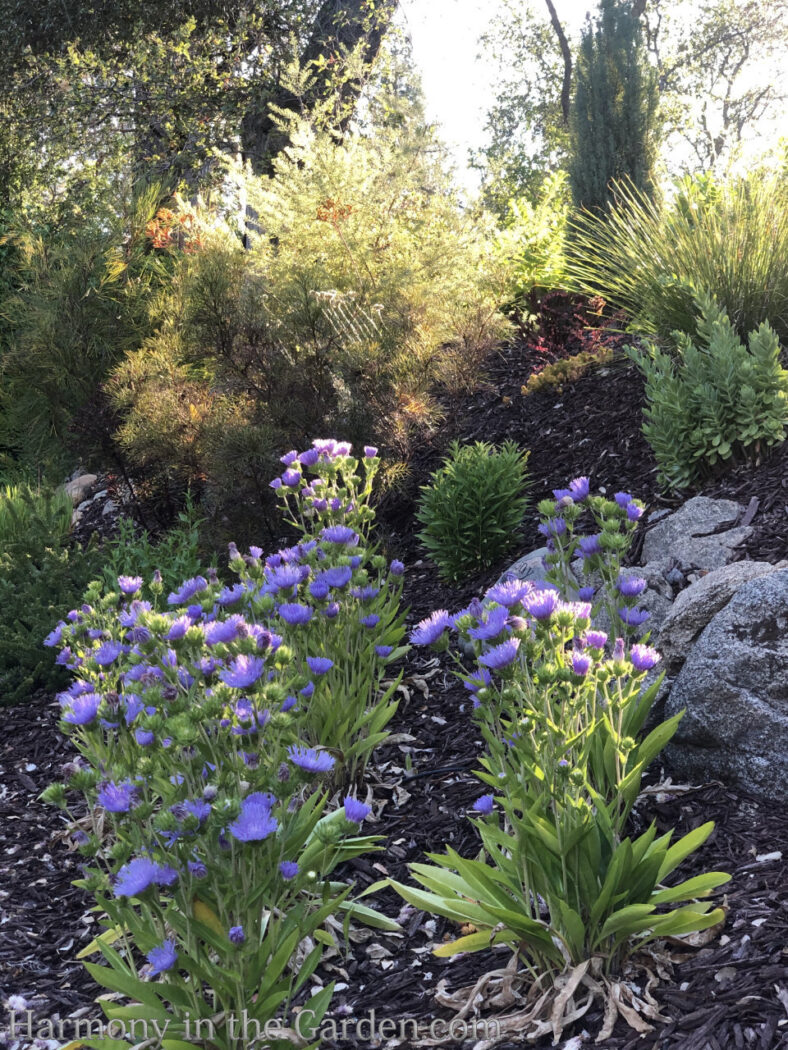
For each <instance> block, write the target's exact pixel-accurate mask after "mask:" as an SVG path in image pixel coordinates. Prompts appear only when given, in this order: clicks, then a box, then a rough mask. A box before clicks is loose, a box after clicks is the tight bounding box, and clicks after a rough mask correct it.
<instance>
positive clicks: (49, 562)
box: [0, 544, 99, 706]
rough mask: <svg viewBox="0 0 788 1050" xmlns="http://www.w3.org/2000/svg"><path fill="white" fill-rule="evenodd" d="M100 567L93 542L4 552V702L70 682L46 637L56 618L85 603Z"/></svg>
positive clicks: (0, 601)
mask: <svg viewBox="0 0 788 1050" xmlns="http://www.w3.org/2000/svg"><path fill="white" fill-rule="evenodd" d="M98 568H99V558H98V553H97V551H96V550H95V548H93V547H89V548H87V549H84V548H81V547H76V548H72V549H69V548H67V547H65V546H62V545H59V544H53V545H52V546H41V547H39V548H38V549H35V548H28V549H26V550H17V551H14V552H11V551H4V552H3V553H1V554H0V610H2V611H1V612H0V706H3V705H4V704H12V703H16V702H18V701H21V700H24V699H26V698H27V697H29V696H30V694H31V693H32V692H33V691H35V690H36V689H49V690H54V689H57V688H60V687H62V686H63V685H64V683H65V682H66V681H67V676H66V674H65V671H64V668H63V667H62V666H59V665H57V664H56V663H55V660H54V656H53V654H52V651H51V649H46V648H44V647H43V640H44V638H45V637H46V635H47V634H48V633H49V631H50V630H51V629H52V624H53V622H54V620H56V619H57V618H58V617H60V616H62V615H64V613H65V612H67V611H68V610H69V609H73V608H74V607H75V606H79V604H80V602H81V600H82V595H83V594H84V592H85V588H86V587H87V585H88V583H89V582H90V580H91V579H92V578H93V576H94V575H95V574H96V572H97V571H98Z"/></svg>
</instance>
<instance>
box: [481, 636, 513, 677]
mask: <svg viewBox="0 0 788 1050" xmlns="http://www.w3.org/2000/svg"><path fill="white" fill-rule="evenodd" d="M519 648H520V639H519V638H508V639H507V640H506V641H505V642H501V644H500V645H496V646H495V647H494V648H493V649H490V650H489V651H488V652H486V653H485V654H484V656H480V657H479V663H480V664H482V666H484V667H489V668H490V669H491V670H493V671H500V670H501V669H502V668H504V667H508V666H509V664H512V663H514V661H515V660H516V659H517V650H518V649H519Z"/></svg>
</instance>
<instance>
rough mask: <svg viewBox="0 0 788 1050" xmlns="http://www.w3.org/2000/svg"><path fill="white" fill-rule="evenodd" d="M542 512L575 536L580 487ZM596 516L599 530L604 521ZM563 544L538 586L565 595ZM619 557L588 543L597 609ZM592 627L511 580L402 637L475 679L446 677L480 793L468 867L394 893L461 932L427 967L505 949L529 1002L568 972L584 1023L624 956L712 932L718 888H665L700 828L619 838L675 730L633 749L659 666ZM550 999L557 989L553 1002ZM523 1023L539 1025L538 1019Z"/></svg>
mask: <svg viewBox="0 0 788 1050" xmlns="http://www.w3.org/2000/svg"><path fill="white" fill-rule="evenodd" d="M573 494H574V495H573ZM556 497H557V500H558V504H559V508H556V506H555V505H554V504H552V503H551V505H550V508H549V509H550V518H551V521H552V522H553V523H554V522H555V520H556V510H557V509H560V510H561V511H562V518H563V519H564V520H568V521H570V522H573V521H576V520H577V518H578V517H579V515H580V512H581V508H578V507H577V502H580V501H582V500H586V499H587V498H588V486H587V480H586V479H583V478H579V479H575V481H573V482H572V484H571V485H570V488H569V489H567V490H562V491H560V492H558V493H556ZM630 505H634V506H636V507H637V506H638V505H637V504H634V501H632V500H631V499H630V498H629V497H627V501H626V504H624V506H623V507H622V509H623V510H624V514H625V515H626V520H627V521H629V520H633V519H634V518H635V515H634V514H633V513H632V512H628V511H627V509H626V508H627V507H628V506H630ZM613 506H621V504H619V503H614V504H613ZM597 507H598V509H599V512H600V516H602V517H603V519H604V517H605V516H606V514H607V513H609V510H608V508H607V507H606V506H604V505H597ZM613 514H615V512H613ZM616 517H618V518H619V520H621V519H620V516H616ZM603 531H604V529H603ZM608 531H609V532H610V533H611V534H612V530H608ZM567 534H568V535H569V536H570V537H571V530H570V528H569V526H568V525H567V526H566V527H565V528H561V529H559V531H558V535H557V536H556V542H555V543H554V546H553V550H554V554H553V556H552V557H551V571H552V574H553V575H554V577H555V578H558V579H561V580H562V581H564V583H565V584H566V585H567V586H568V587H571V591H572V593H573V594H574V595H575V596H577V590H578V587H577V583H578V581H577V578H576V576H575V575H574V571H573V570H572V568H571V565H570V559H571V558H572V557H573V555H574V554H575V551H576V550H577V547H578V544H579V543H581V542H582V541H577V542H575V541H574V540H573V539H571V540H570V542H566V541H565V540H564V539H563V538H564V537H565V536H567ZM619 535H621V533H619ZM562 540H563V542H562ZM606 549H607V550H610V551H611V552H612V555H613V557H612V559H611V560H612V562H613V565H612V566H611V565H610V564H606V561H605V554H604V552H605V550H606ZM623 553H624V547H623V545H622V544H621V543H620V542H618V543H615V544H613V543H611V544H610V545H609V546H608V545H607V544H604V545H603V544H602V543H595V544H594V551H593V554H592V555H591V556H592V557H594V558H595V559H596V561H595V564H594V569H595V571H596V573H597V576H598V579H600V580H601V590H602V596H601V597H602V600H601V601H600V602H599V604H604V605H607V606H608V607H610V606H611V605H613V602H614V601H616V600H620V599H613V601H611V595H610V594H608V595H606V596H605V594H604V592H605V591H606V590H608V591H610V590H615V591H616V592H617V593H618V594H619V595H620V594H621V591H620V581H621V579H622V578H623V577H621V574H620V558H621V555H622V554H623ZM584 597H585V595H584ZM588 597H589V598H590V597H591V595H588ZM595 597H597V599H598V600H599V598H600V595H599V594H597V595H595ZM596 607H597V608H598V607H599V605H597V606H596ZM613 607H614V609H615V608H616V607H615V605H613ZM624 608H625V607H624ZM593 615H594V606H592V603H591V601H582V600H581V601H571V600H570V601H566V600H564V599H563V598H562V597H561V594H560V592H559V589H558V588H557V587H556V586H555V585H554V584H549V583H548V584H547V585H546V586H541V587H538V588H537V587H535V586H534V585H533V584H531V583H529V582H523V581H519V580H512V581H508V582H504V583H499V584H497V585H496V586H495V587H493V588H491V589H490V590H489V591H488V592H487V594H486V595H485V600H484V603H482V602H478V601H476V602H473V603H472V604H471V605H470V606H469V607H468V608H467V609H464V610H463V611H462V612H460V613H458V614H457V615H456V616H454V617H451V616H449V615H448V613H446V612H445V611H443V610H441V611H439V612H437V613H434V614H433V615H432V616H431V617H429V618H428V619H427V620H425V621H423V622H422V623H421V624H419V625H418V627H417V628H416V630H415V631H414V632H413V635H412V641H414V643H416V644H427V645H432V646H433V647H435V648H438V649H441V648H446V647H447V645H448V634H449V632H450V631H451V630H453V629H454V630H457V631H458V632H459V634H460V637H461V638H462V640H463V642H464V643H465V647H466V650H467V647H468V645H470V646H472V647H473V650H474V652H475V655H476V669H475V671H473V672H471V673H468V672H465V671H464V672H462V677H463V679H464V681H465V684H466V686H467V688H468V689H469V690H470V692H471V695H472V697H473V704H474V718H475V720H476V721H477V722H478V724H479V726H480V729H481V732H482V735H483V737H484V740H485V743H486V745H487V747H486V753H485V754H484V755H483V756H482V757H481V759H480V764H481V767H482V768H481V770H480V772H479V773H478V776H479V777H480V779H481V780H482V781H483V782H484V783H485V784H486V785H488V787H489V788H490V789H491V791H490V793H489V794H486V795H483V796H482V797H481V798H480V799H479V801H478V802H477V804H476V810H477V812H478V814H479V816H478V817H477V818H476V819H475V823H476V826H477V828H478V830H479V833H480V837H481V844H482V847H483V849H482V854H481V856H480V857H479V858H477V859H467V858H463V857H461V856H460V855H459V854H457V853H456V852H455V851H454V850H451V849H449V850H447V852H446V854H441V855H438V854H430V855H429V860H430V861H431V863H430V864H414V865H412V866H411V870H412V872H413V874H414V876H415V878H416V880H417V881H418V882H419V883H420V884H421V886H422V887H423V889H415V888H413V887H410V886H405V885H402V884H400V883H394V885H395V888H396V889H397V890H398V891H399V892H400V893H401V894H402V896H403V897H405V898H406V899H407V900H408V901H409V902H411V903H412V904H414V905H416V906H417V907H419V908H423V909H424V910H426V911H431V912H434V913H436V914H439V915H443V916H445V917H447V918H450V919H453V920H455V921H456V922H458V923H461V924H467V923H470V924H471V925H472V926H473V927H474V932H472V933H469V934H467V935H465V936H461V937H459V938H458V939H457V940H455V941H452V942H451V943H450V944H447V945H442V946H441V947H440V948H438V949H436V953H437V954H439V955H451V954H454V953H455V952H459V951H478V950H481V949H485V948H489V947H490V946H492V945H494V944H508V945H510V946H511V947H512V948H513V950H514V951H515V952H516V953H517V955H518V957H519V959H520V960H521V961H522V963H523V964H524V965H525V966H526V967H527V969H528V970H529V971H530V973H531V974H532V976H533V978H534V979H535V980H536V981H537V982H539V984H538V987H543V986H544V981H545V979H546V978H547V979H550V980H557V978H558V977H559V975H561V974H562V973H564V971H567V970H570V971H571V973H572V980H574V981H575V986H576V987H579V986H580V985H583V986H584V987H585V989H586V991H590V992H591V995H590V997H589V998H588V1001H587V1003H586V1007H585V1009H587V1008H588V1005H589V1004H590V1001H591V1000H592V999H593V998H594V996H596V995H597V994H606V989H608V990H609V989H612V984H611V982H612V981H614V980H620V976H621V974H622V971H623V967H624V965H625V963H626V961H627V959H628V958H629V956H631V955H632V953H633V952H635V951H636V950H638V949H641V948H643V946H644V945H646V944H647V943H648V942H650V941H652V940H654V939H655V938H659V937H665V936H680V935H682V934H687V933H691V932H696V931H700V930H704V929H707V928H708V927H710V926H713V925H715V924H716V923H718V922H720V921H721V919H722V918H723V913H722V911H721V910H720V909H719V908H716V909H715V908H713V907H712V905H711V903H710V902H709V901H708V900H705V899H704V898H706V897H708V895H709V894H710V893H711V892H712V891H713V890H714V889H716V888H717V887H718V886H720V885H721V884H722V883H724V882H726V881H727V880H728V878H729V876H728V875H725V874H723V873H721V872H709V873H707V874H704V875H699V876H696V877H695V878H691V879H688V880H686V881H685V882H682V883H679V884H674V885H670V886H667V885H665V880H667V879H668V877H669V876H670V875H671V874H672V873H673V872H674V870H675V869H676V868H677V867H678V865H679V864H680V863H681V862H682V861H683V860H684V859H685V858H686V857H687V856H688V855H689V854H690V853H692V852H693V851H694V850H695V849H697V847H698V846H700V845H701V844H702V843H703V842H704V841H705V839H706V838H707V837H708V835H709V834H710V833H711V831H712V829H713V825H712V824H711V823H708V824H704V825H703V826H702V827H699V828H696V829H695V830H694V831H692V832H691V833H690V834H688V835H686V836H684V837H683V838H681V839H679V840H678V841H677V842H675V843H674V842H673V841H672V840H673V835H672V833H671V832H668V833H667V834H664V835H661V836H658V835H657V832H656V827H655V825H653V824H652V825H651V827H650V828H649V829H648V830H647V831H646V832H645V833H644V834H642V835H640V836H638V837H637V838H635V839H632V838H630V837H628V836H627V835H626V822H627V818H628V816H629V813H630V810H631V808H632V805H633V804H634V802H635V800H636V798H637V795H638V793H639V790H640V783H641V778H642V775H643V772H644V771H645V768H646V767H647V766H648V764H649V763H650V762H651V761H652V760H653V758H654V757H656V755H657V754H658V753H659V751H660V750H661V749H662V747H664V745H665V744H666V743H667V741H668V740H669V739H670V738H671V736H672V735H673V733H674V732H675V730H676V728H677V725H678V722H679V719H680V717H681V716H680V715H677V716H675V717H674V718H672V719H670V720H669V721H667V722H665V723H663V724H661V725H659V726H657V727H656V728H655V729H653V730H652V731H651V733H649V734H648V735H647V736H646V737H645V739H641V730H642V728H643V725H644V722H645V720H646V717H647V715H648V713H649V711H650V709H651V706H652V704H653V701H654V698H655V696H656V692H657V689H658V686H659V681H657V682H656V683H654V684H653V685H652V686H651V687H650V688H649V689H644V688H643V680H644V678H645V675H646V673H647V672H648V671H649V670H651V669H652V668H653V667H654V666H655V665H656V664H657V662H658V660H659V655H658V653H657V652H656V651H655V650H654V649H652V648H650V647H649V646H647V645H644V644H641V643H634V644H631V645H627V644H626V643H625V641H624V639H623V638H617V639H615V641H614V643H613V644H612V646H608V637H607V634H606V633H605V632H603V631H600V630H598V629H595V627H594V625H593V622H592V617H593ZM622 619H623V617H622ZM674 905H679V906H678V907H674ZM565 982H566V978H564V983H565ZM559 988H560V982H559V984H558V985H556V989H557V991H556V995H558V989H559ZM619 992H620V989H619ZM570 998H571V996H565V997H564V998H563V1000H561V999H555V1001H554V1002H553V1000H552V999H551V997H550V996H548V997H547V998H546V999H545V1003H548V1002H549V1009H547V1013H548V1014H549V1013H550V1010H553V1009H554V1006H555V1003H558V1004H559V1005H558V1006H557V1007H555V1014H554V1016H553V1017H552V1020H551V1022H550V1024H551V1025H552V1027H553V1031H554V1033H556V1034H557V1033H558V1032H559V1031H560V1028H561V1026H562V1024H563V1018H564V1013H565V1009H566V1010H568V1005H567V1004H568V1003H569V1000H570ZM615 1002H616V996H615V995H613V993H612V990H611V991H610V995H609V996H608V1004H609V1012H608V1020H609V1018H610V1010H612V1017H613V1019H615V1016H616V1014H615V1011H616V1009H617V1008H616V1007H615ZM543 1005H544V1004H543ZM581 1012H583V1011H581ZM622 1013H624V1014H625V1015H626V1011H625V1010H622ZM537 1021H539V1022H543V1021H544V1016H541V1017H540V1016H538V1011H537V1012H536V1013H535V1015H534V1023H536V1022H537ZM611 1023H612V1022H611ZM548 1027H549V1026H548Z"/></svg>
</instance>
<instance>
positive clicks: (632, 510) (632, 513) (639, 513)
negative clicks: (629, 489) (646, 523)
mask: <svg viewBox="0 0 788 1050" xmlns="http://www.w3.org/2000/svg"><path fill="white" fill-rule="evenodd" d="M627 517H628V518H629V520H630V521H639V520H640V519H641V518H642V517H643V508H642V507H639V506H638V505H637V503H635V502H634V500H633V501H632V502H630V503H627Z"/></svg>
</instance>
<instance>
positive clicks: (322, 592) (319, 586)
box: [309, 580, 331, 602]
mask: <svg viewBox="0 0 788 1050" xmlns="http://www.w3.org/2000/svg"><path fill="white" fill-rule="evenodd" d="M330 590H331V588H330V587H329V586H328V584H327V583H326V582H325V581H324V580H312V582H311V583H310V584H309V593H310V594H311V595H312V597H313V598H315V599H316V600H317V601H319V602H322V601H325V600H326V598H327V597H328V594H329V591H330Z"/></svg>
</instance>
